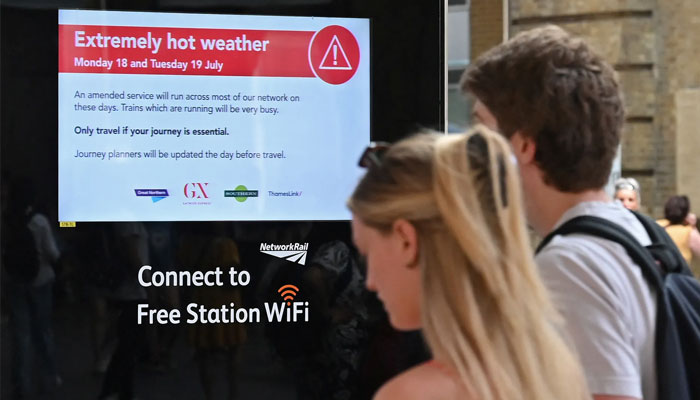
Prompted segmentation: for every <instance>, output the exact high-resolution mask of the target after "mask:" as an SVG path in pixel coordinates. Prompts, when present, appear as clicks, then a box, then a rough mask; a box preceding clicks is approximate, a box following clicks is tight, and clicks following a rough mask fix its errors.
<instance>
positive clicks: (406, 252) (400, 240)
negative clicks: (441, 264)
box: [392, 219, 418, 267]
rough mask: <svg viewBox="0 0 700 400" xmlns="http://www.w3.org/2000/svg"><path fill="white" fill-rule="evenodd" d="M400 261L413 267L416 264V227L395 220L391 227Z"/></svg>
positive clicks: (401, 220) (405, 221) (406, 222)
mask: <svg viewBox="0 0 700 400" xmlns="http://www.w3.org/2000/svg"><path fill="white" fill-rule="evenodd" d="M392 233H393V234H394V237H395V239H396V246H397V249H396V250H397V253H398V256H399V257H400V261H401V262H402V263H404V264H405V265H406V266H409V267H413V266H415V265H417V263H418V232H417V231H416V227H415V226H414V225H413V224H412V223H410V222H409V221H407V220H405V219H397V220H396V221H394V224H393V226H392Z"/></svg>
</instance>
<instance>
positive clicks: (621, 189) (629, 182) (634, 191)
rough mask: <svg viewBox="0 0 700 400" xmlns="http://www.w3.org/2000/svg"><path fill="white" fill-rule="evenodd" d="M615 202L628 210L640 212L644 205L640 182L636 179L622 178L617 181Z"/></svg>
mask: <svg viewBox="0 0 700 400" xmlns="http://www.w3.org/2000/svg"><path fill="white" fill-rule="evenodd" d="M615 200H618V201H619V202H620V203H622V205H623V206H624V207H625V208H626V209H628V210H632V211H639V207H640V206H641V204H642V197H641V195H640V193H639V182H637V180H636V179H634V178H620V179H618V180H617V181H615Z"/></svg>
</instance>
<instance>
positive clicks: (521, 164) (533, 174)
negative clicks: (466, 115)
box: [472, 99, 541, 226]
mask: <svg viewBox="0 0 700 400" xmlns="http://www.w3.org/2000/svg"><path fill="white" fill-rule="evenodd" d="M472 117H473V118H474V122H475V123H479V124H482V125H485V126H486V127H487V128H489V129H491V130H494V131H496V132H500V130H499V128H498V121H497V120H496V117H495V116H494V115H493V114H492V113H491V111H490V110H489V109H488V108H487V107H486V105H485V104H484V103H482V102H481V100H479V99H477V100H476V102H475V103H474V108H473V109H472ZM501 134H502V132H501ZM509 141H510V146H511V150H512V151H513V155H515V158H516V160H517V162H518V172H519V173H520V180H521V182H522V188H523V194H524V195H525V196H524V198H523V203H524V206H525V214H526V216H527V219H528V222H530V224H532V225H533V226H535V225H536V222H537V220H538V215H537V206H536V204H535V201H534V200H533V198H532V197H531V196H530V194H532V193H534V192H535V191H536V190H537V189H536V188H537V187H538V186H537V182H536V181H537V180H538V179H540V178H539V177H540V176H541V173H540V172H539V170H538V169H537V167H536V165H535V163H534V162H533V157H534V143H533V142H532V139H529V138H526V137H524V136H523V135H522V134H521V133H520V132H515V133H514V134H513V135H511V137H510V138H509Z"/></svg>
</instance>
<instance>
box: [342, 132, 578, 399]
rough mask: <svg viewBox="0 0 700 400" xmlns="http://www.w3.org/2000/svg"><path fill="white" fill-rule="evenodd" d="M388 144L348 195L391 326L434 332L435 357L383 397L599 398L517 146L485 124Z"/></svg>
mask: <svg viewBox="0 0 700 400" xmlns="http://www.w3.org/2000/svg"><path fill="white" fill-rule="evenodd" d="M380 149H381V148H379V147H371V146H370V147H369V148H368V149H367V151H366V152H365V153H364V154H363V156H362V158H361V160H360V165H361V166H365V167H367V173H366V174H365V175H364V177H363V178H362V179H361V181H360V182H359V184H358V185H357V187H356V188H355V191H354V193H353V194H352V196H351V198H350V199H349V200H348V207H349V208H350V210H351V212H352V215H353V217H352V228H353V241H354V242H355V245H356V246H357V249H358V251H359V252H360V254H361V255H363V256H364V257H365V258H366V260H367V282H366V286H367V288H368V289H369V290H372V291H376V292H377V295H378V297H379V299H380V300H381V301H382V302H383V304H384V307H385V308H386V310H387V312H388V314H389V319H390V322H391V324H392V325H393V326H394V327H395V328H397V329H400V330H416V329H422V332H423V334H424V335H425V338H426V340H427V343H428V345H429V347H430V350H431V351H432V354H433V360H431V361H429V362H427V363H423V364H420V365H418V366H416V367H413V368H412V369H409V370H408V371H406V372H403V373H402V374H400V375H398V376H397V377H395V378H393V379H392V380H390V381H389V382H387V383H386V384H385V385H384V386H382V387H381V388H380V389H379V391H378V392H377V394H376V395H375V399H378V400H384V399H426V398H431V399H464V398H468V399H489V400H513V399H523V400H525V399H527V400H555V399H556V400H560V399H569V400H583V399H588V398H590V397H589V395H588V391H587V389H586V384H585V380H584V377H583V373H582V371H581V368H580V366H579V364H578V361H577V359H576V357H575V355H574V354H573V352H572V351H571V350H570V349H569V347H568V346H567V345H566V343H565V341H564V339H563V338H562V336H561V331H562V325H561V320H560V316H559V314H558V313H557V312H556V311H555V308H554V306H553V305H552V303H551V302H550V300H549V297H548V296H547V293H546V290H545V287H544V285H543V284H542V282H541V281H540V279H539V277H538V275H537V271H536V268H535V265H534V262H533V259H532V255H531V247H530V241H529V236H528V234H527V230H526V228H525V222H524V219H523V213H522V206H521V197H520V182H519V180H518V177H517V169H516V167H515V165H514V164H513V162H512V159H511V153H510V150H509V148H508V143H507V142H506V141H505V140H503V139H502V138H501V137H500V136H499V135H497V134H495V133H493V132H491V131H489V130H487V129H486V128H484V127H477V128H476V129H475V130H474V131H471V132H470V133H468V134H461V135H450V136H444V135H437V134H420V135H417V136H414V137H411V138H409V139H405V140H402V141H401V142H399V143H397V144H395V145H393V146H391V147H390V148H389V149H388V150H385V151H384V153H383V154H378V153H379V150H380Z"/></svg>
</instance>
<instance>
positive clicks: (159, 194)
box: [134, 189, 170, 203]
mask: <svg viewBox="0 0 700 400" xmlns="http://www.w3.org/2000/svg"><path fill="white" fill-rule="evenodd" d="M134 191H135V192H136V196H138V197H150V198H151V201H153V202H154V203H157V202H159V201H161V200H163V199H164V198H166V197H168V196H170V195H169V194H168V189H134Z"/></svg>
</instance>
